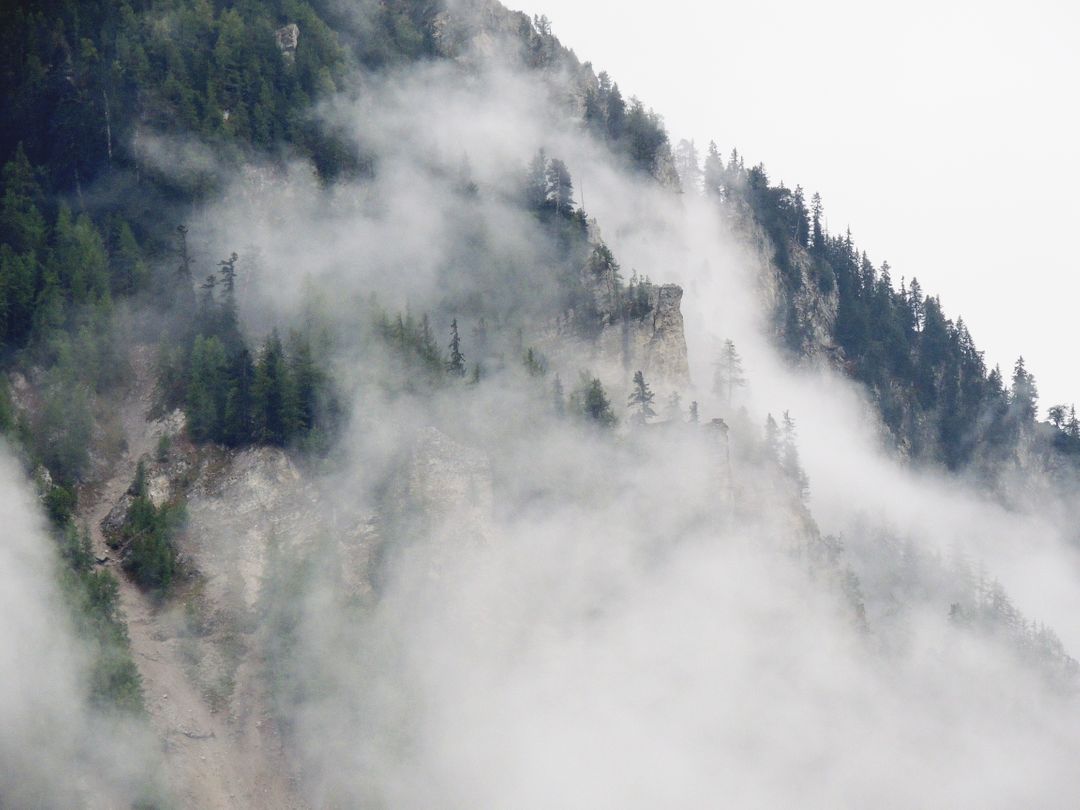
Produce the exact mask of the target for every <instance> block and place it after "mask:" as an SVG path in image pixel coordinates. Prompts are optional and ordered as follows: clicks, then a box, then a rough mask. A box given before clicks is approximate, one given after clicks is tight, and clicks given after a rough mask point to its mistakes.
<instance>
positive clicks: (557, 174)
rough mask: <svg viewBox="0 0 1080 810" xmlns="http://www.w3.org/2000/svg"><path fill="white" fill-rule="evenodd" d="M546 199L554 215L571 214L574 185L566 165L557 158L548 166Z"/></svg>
mask: <svg viewBox="0 0 1080 810" xmlns="http://www.w3.org/2000/svg"><path fill="white" fill-rule="evenodd" d="M546 198H547V202H548V204H549V205H551V206H552V207H554V209H555V213H556V214H571V213H573V210H574V184H573V181H572V180H571V179H570V172H569V170H568V169H567V168H566V164H565V163H563V162H562V161H561V160H559V159H557V158H555V159H553V160H552V161H551V163H549V164H548V168H547V185H546Z"/></svg>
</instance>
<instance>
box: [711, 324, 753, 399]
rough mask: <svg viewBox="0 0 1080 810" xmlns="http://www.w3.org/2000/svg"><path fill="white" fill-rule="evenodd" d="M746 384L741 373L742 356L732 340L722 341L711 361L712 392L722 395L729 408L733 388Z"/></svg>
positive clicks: (733, 393)
mask: <svg viewBox="0 0 1080 810" xmlns="http://www.w3.org/2000/svg"><path fill="white" fill-rule="evenodd" d="M744 385H746V377H745V376H744V374H743V368H742V358H741V357H740V356H739V352H738V351H737V350H736V349H735V343H734V341H732V340H730V339H728V340H725V341H724V345H723V348H721V349H720V351H719V353H718V354H717V356H716V359H715V360H714V361H713V393H714V394H716V395H717V396H722V397H724V398H725V401H726V402H727V406H728V407H729V408H730V407H731V403H732V400H733V398H734V395H735V389H736V388H741V387H743V386H744Z"/></svg>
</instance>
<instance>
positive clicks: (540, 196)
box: [525, 149, 547, 211]
mask: <svg viewBox="0 0 1080 810" xmlns="http://www.w3.org/2000/svg"><path fill="white" fill-rule="evenodd" d="M546 202H547V156H546V155H545V154H544V150H543V149H541V150H540V151H538V152H537V153H536V155H535V156H533V159H532V161H530V163H529V168H528V170H527V171H526V172H525V205H526V206H527V207H528V208H529V209H530V210H532V211H540V210H541V209H543V207H544V205H545V204H546Z"/></svg>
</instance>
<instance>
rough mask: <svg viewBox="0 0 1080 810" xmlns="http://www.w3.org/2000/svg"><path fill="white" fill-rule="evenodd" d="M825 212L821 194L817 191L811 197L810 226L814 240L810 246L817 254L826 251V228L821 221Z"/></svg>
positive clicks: (822, 253)
mask: <svg viewBox="0 0 1080 810" xmlns="http://www.w3.org/2000/svg"><path fill="white" fill-rule="evenodd" d="M823 213H824V209H823V207H822V205H821V195H820V194H818V193H817V192H816V191H815V192H814V196H813V197H811V198H810V217H811V219H810V226H811V230H812V232H813V241H812V242H811V245H810V246H811V247H812V248H813V250H814V253H815V254H817V255H824V253H825V230H824V227H823V226H822V223H821V218H822V215H823Z"/></svg>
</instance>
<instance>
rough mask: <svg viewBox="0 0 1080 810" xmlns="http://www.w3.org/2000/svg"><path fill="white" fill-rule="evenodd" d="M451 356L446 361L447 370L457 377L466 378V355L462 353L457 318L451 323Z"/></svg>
mask: <svg viewBox="0 0 1080 810" xmlns="http://www.w3.org/2000/svg"><path fill="white" fill-rule="evenodd" d="M449 349H450V356H449V357H448V358H447V360H446V370H447V371H449V372H450V373H451V374H453V375H454V376H455V377H464V376H465V355H464V354H462V353H461V336H460V335H459V334H458V325H457V318H454V320H452V321H451V322H450V346H449Z"/></svg>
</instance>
